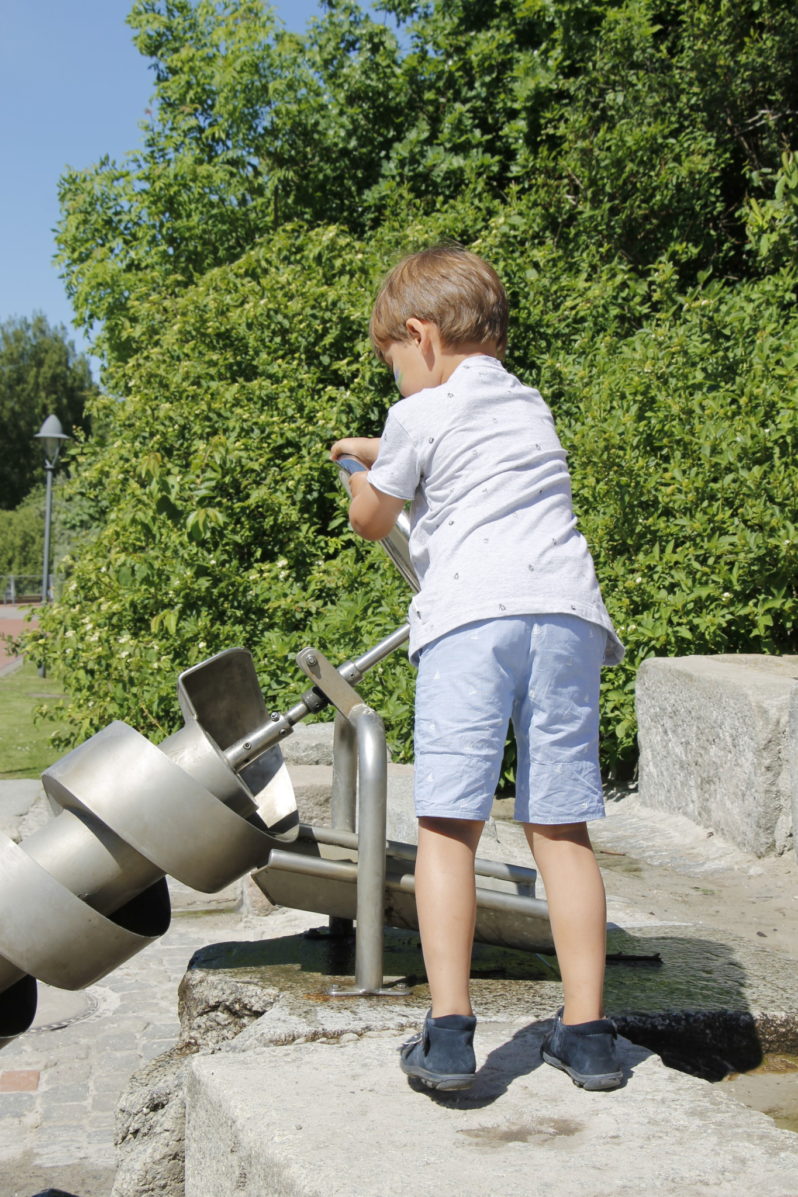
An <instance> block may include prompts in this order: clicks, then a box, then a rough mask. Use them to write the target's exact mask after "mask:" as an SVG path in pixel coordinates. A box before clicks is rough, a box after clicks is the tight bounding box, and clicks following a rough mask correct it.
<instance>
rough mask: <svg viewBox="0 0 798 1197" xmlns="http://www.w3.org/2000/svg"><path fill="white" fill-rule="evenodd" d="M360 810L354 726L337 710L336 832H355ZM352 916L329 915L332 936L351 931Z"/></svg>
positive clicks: (332, 816)
mask: <svg viewBox="0 0 798 1197" xmlns="http://www.w3.org/2000/svg"><path fill="white" fill-rule="evenodd" d="M356 811H357V752H356V738H355V729H354V727H353V726H352V724H351V723H350V722H349V720H348V719H347V717H346V715H344V714H342V712H341V711H336V712H335V731H334V736H333V773H332V788H331V790H330V822H331V824H332V826H333V828H334V829H335V830H336V831H354V830H355V817H356ZM352 928H353V923H352V920H351V919H341V918H336V917H335V916H334V915H331V916H330V920H329V929H330V935H333V936H336V937H338V936H346V935H351V934H352Z"/></svg>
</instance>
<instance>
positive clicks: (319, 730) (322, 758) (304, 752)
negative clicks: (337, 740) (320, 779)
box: [280, 723, 335, 766]
mask: <svg viewBox="0 0 798 1197" xmlns="http://www.w3.org/2000/svg"><path fill="white" fill-rule="evenodd" d="M334 727H335V725H334V724H333V723H297V724H295V726H294V730H293V732H292V733H291V735H290V736H286V738H285V739H284V740H281V741H280V751H281V752H282V754H283V759H284V761H285V763H286V764H287V765H288V766H291V765H332V759H333V734H334Z"/></svg>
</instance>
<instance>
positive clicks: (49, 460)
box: [36, 416, 69, 603]
mask: <svg viewBox="0 0 798 1197" xmlns="http://www.w3.org/2000/svg"><path fill="white" fill-rule="evenodd" d="M36 440H39V441H41V442H42V448H43V449H44V471H45V477H46V479H47V495H46V498H45V504H44V565H43V568H42V602H43V603H46V602H49V598H50V524H51V522H52V517H53V474H54V472H55V463H56V461H57V460H58V454H59V453H60V452H61V446H62V444H63V443H64V441H68V440H69V437H68V436H67V434H66V433H65V432H64V430H63V428H62V427H61V421H60V420H59V419H58V416H48V417H47V419H46V420H45V421H44V423H43V424H42V426H41V428H40V429H39V431H38V432H37V433H36Z"/></svg>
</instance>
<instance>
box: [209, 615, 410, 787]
mask: <svg viewBox="0 0 798 1197" xmlns="http://www.w3.org/2000/svg"><path fill="white" fill-rule="evenodd" d="M409 635H410V625H409V624H403V625H402V626H401V627H400V628H397V629H396V631H395V632H392V633H391V634H390V636H386V637H385V639H384V640H381V641H380V642H379V644H375V646H374V647H373V648H371V649H369V651H368V652H367V653H364V654H363V656H362V657H358V658H357V660H356V661H347V662H346V663H345V664H343V665H341V666H340V668H339V669H338V672H339V673H340V675H341V677H342V678H344V679H345V680H346V681H347V682H350V683H355V684H356V683H357V682H359V681H361V680H362V678H363V676H364V675H365V674H366V673H367V672H368V670H369V669H372V668H373V667H374V666H375V665H378V664H379V663H380V661H384V660H385V658H386V657H387V656H390V654H391V653H392V652H394V650H395V649H397V648H399V647H400V645H402V644H404V643H405V641H406V640H407V639H408V637H409ZM310 713H311V711H310V708H309V707H308V705H307V703H305V702H301V701H300V702H298V703H297V704H296V706H293V707H291V709H290V710H288V711H286V712H285V714H284V715H281V714H279V713H278V712H277V711H275V712H274V714H273V715H272V716H271V718H270V720H269V722H268V723H264V724H263V726H262V727H258V728H256V729H255V730H254V731H252V732H250V733H249V734H248V735H247V736H245V737H244V738H242V739H241V740H237V741H236V742H235V744H231V745H230V746H229V748H226V749H225V751H224V759H225V761H226V762H227V764H228V766H229V767H230V768H231V769H233V770H234V771H235V772H237V773H238V772H240V771H241V770H242V769H243V768H245V767H246V766H247V765H250V764H251V763H252V762H253V761H255V760H257V759H258V757H259V756H262V755H263V753H264V752H268V750H269V749H270V748H273V747H274V745H275V744H278V743H279V742H280V740H284V739H285V737H286V736H288V735H290V734H291V732H292V731H293V730H294V726H295V724H297V723H300V722H301V721H302V720H303V719H305V718H306V717H307V716H308V715H309V714H310Z"/></svg>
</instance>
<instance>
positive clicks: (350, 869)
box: [269, 848, 548, 989]
mask: <svg viewBox="0 0 798 1197" xmlns="http://www.w3.org/2000/svg"><path fill="white" fill-rule="evenodd" d="M269 867H270V868H273V869H283V870H285V871H286V872H289V873H299V874H301V875H302V876H303V877H316V878H317V879H319V880H324V881H341V882H344V883H346V884H347V885H357V886H358V891H359V887H360V880H361V878H360V870H359V864H355V862H354V861H348V860H327V859H325V858H324V857H320V856H304V855H303V854H302V853H300V852H290V851H286V850H285V849H283V848H275V849H273V851H272V853H271V855H270V856H269ZM385 888H386V890H387V891H392V890H393V891H398V892H399V893H405V894H415V892H416V879H415V876H414V874H413V873H411V872H407V873H398V874H397V873H394V872H391V873H390V874H389V875H388V877H387V881H386V885H385ZM359 898H360V894H359V892H358V908H359V905H360V903H359ZM477 907H478V909H480V910H491V911H498V912H499V913H501V914H507V915H527V916H529V915H535V916H537V917H540V918H543V919H546V920H548V907H547V905H546V903H545V902H544V901H543V899H542V898H528V897H526V896H525V895H523V894H510V893H507V892H506V891H504V890H499V889H484V888H483V887H481V886H479V885H478V886H477ZM384 908H385V904H384V899H383V901H382V903H381V905H380V908H379V909H380V945H381V944H382V922H383V918H384ZM358 932H359V928H358ZM359 941H360V935H359V934H358V942H359ZM380 956H381V952H380ZM357 980H358V988H361V986H360V980H359V978H357ZM381 983H382V977H380V978H379V983H378V984H377V985H376V986H374V988H375V989H378V988H379V987H380V984H381ZM363 988H365V986H363Z"/></svg>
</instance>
